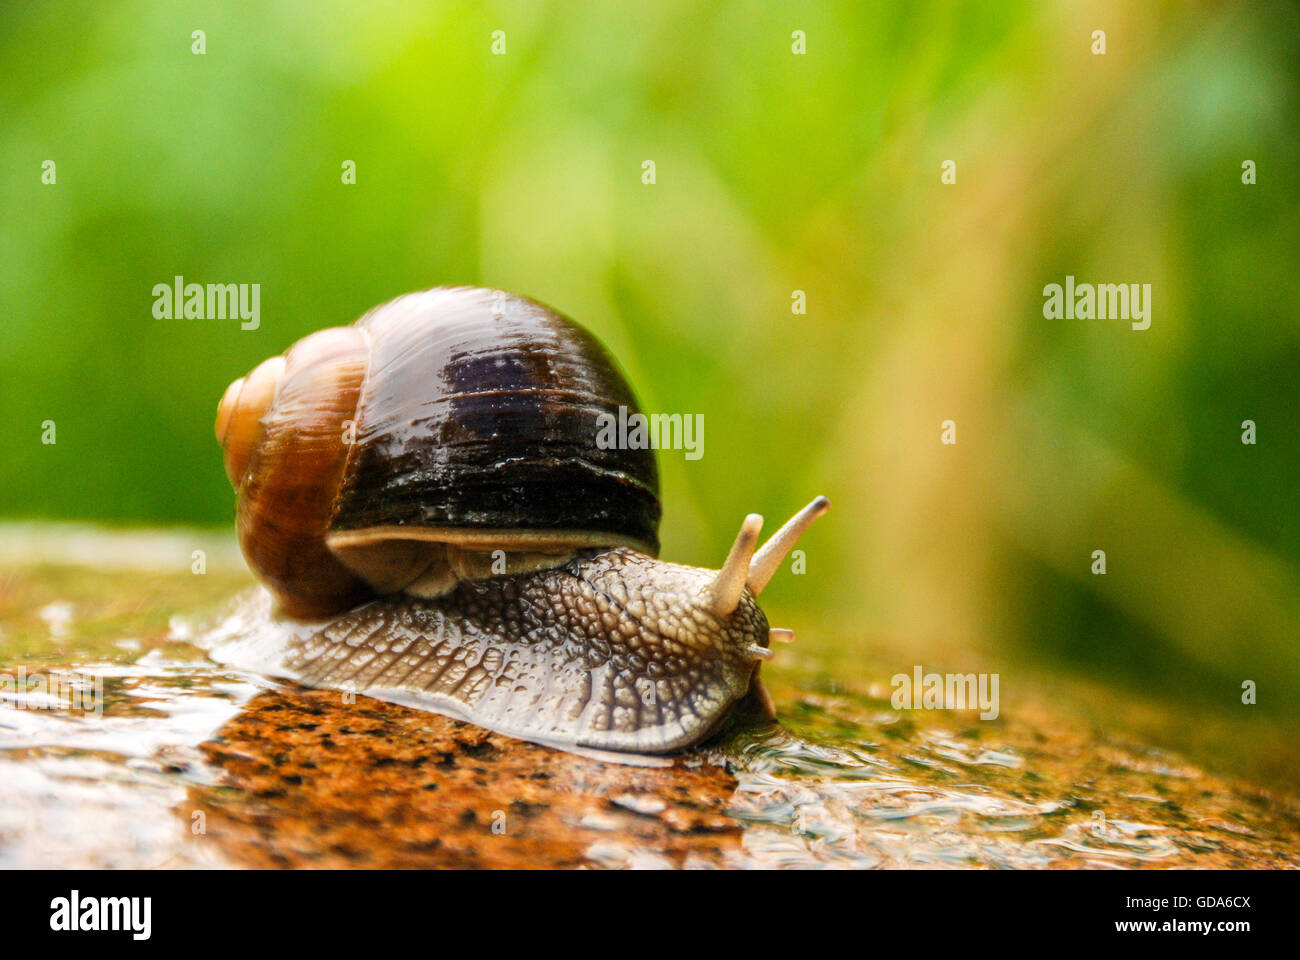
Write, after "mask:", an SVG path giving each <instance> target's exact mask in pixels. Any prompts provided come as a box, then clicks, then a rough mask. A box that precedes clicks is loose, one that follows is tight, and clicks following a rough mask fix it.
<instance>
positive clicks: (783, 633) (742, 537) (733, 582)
mask: <svg viewBox="0 0 1300 960" xmlns="http://www.w3.org/2000/svg"><path fill="white" fill-rule="evenodd" d="M830 508H831V502H830V500H828V499H826V498H825V497H817V498H816V499H814V500H813V501H812V503H810V504H808V506H806V507H804V508H803V509H802V510H800V511H799V512H798V513H796V514H795V515H794V516H793V517H791V518H790V519H789V520H788V521H786V524H785V526H783V527H782V528H781V529H780V530H778V531H777V532H776V533H774V534H772V538H771V539H770V540H768V541H767V543H765V544H763V548H762V549H761V550H759V551H758V552H757V553H755V551H754V548H755V546H756V545H757V544H758V534H759V532H760V531H761V530H762V528H763V518H762V517H761V516H759V515H758V514H757V513H751V514H750V515H749V516H747V517H745V520H744V522H743V523H741V525H740V533H739V534H737V535H736V542H735V543H733V544H732V545H731V552H730V553H728V554H727V560H726V562H725V563H724V564H723V565H722V569H721V570H719V571H718V575H717V577H716V578H714V580H713V582H712V583H710V584H709V586H708V587H707V588H706V590H705V605H706V606H707V607H708V609H709V611H710V612H711V613H712V614H713V615H714V616H715V617H717V618H718V619H719V620H725V619H726V618H727V617H729V616H731V614H732V613H733V612H735V609H736V607H737V606H738V605H739V604H740V598H741V596H742V595H743V594H744V592H745V587H749V592H750V593H752V594H753V595H754V596H758V595H759V594H760V593H762V592H763V588H764V587H766V586H767V584H768V582H769V581H770V580H771V579H772V577H773V575H775V573H776V571H777V568H778V567H780V566H781V562H782V561H783V560H785V558H786V556H787V555H788V554H789V553H790V551H791V550H792V549H794V545H795V544H796V543H798V542H799V538H800V537H802V536H803V535H804V533H805V532H807V530H808V528H809V527H811V526H812V525H813V522H814V521H815V520H816V519H817V518H818V517H820V516H821V515H822V514H824V513H825V512H826V511H827V510H829V509H830ZM769 640H776V641H780V642H782V643H789V642H791V641H792V640H794V631H793V630H786V629H782V628H779V627H778V628H774V629H773V630H772V631H771V634H770V635H769ZM750 649H751V652H752V653H753V654H754V655H755V656H756V657H758V658H759V659H762V660H770V659H771V658H772V653H771V651H770V650H768V649H767V648H766V647H751V648H750Z"/></svg>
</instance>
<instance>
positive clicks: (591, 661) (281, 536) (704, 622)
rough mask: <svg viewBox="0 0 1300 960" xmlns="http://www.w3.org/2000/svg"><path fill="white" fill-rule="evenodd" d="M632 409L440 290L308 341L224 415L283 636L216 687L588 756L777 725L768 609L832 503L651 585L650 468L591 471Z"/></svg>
mask: <svg viewBox="0 0 1300 960" xmlns="http://www.w3.org/2000/svg"><path fill="white" fill-rule="evenodd" d="M620 406H621V407H624V408H626V409H628V410H631V411H635V410H636V403H635V399H634V397H633V395H632V391H631V390H630V388H629V387H628V385H627V383H626V381H625V380H624V378H623V376H622V374H621V373H620V372H619V370H618V368H617V366H616V364H615V363H614V361H613V359H612V358H611V357H610V356H609V354H608V353H607V352H606V351H605V350H604V348H603V347H602V346H601V345H600V344H599V342H598V341H596V340H595V338H594V337H592V336H591V335H590V334H589V333H587V332H586V331H585V330H583V329H582V328H581V327H579V326H578V325H577V324H575V323H574V322H573V321H571V320H569V319H568V318H566V317H563V316H561V315H560V314H558V313H555V312H554V311H552V310H550V309H548V308H546V307H543V306H541V305H540V304H537V303H534V302H533V301H531V300H527V299H525V298H523V297H518V296H516V295H513V294H507V293H503V292H501V291H495V290H482V289H477V288H438V289H435V290H430V291H426V292H424V293H418V294H411V295H408V296H405V297H401V298H398V299H397V300H394V301H391V302H390V303H388V304H385V305H383V306H381V307H378V308H376V309H375V310H372V311H370V313H368V314H366V315H365V316H364V317H362V318H361V319H360V320H358V321H357V323H356V324H354V325H352V326H350V327H341V328H333V329H328V330H322V331H319V332H317V333H314V334H311V335H309V336H308V337H306V338H304V339H303V340H301V341H299V342H298V343H297V344H295V345H294V346H293V347H291V348H290V349H289V350H288V351H287V352H286V353H285V355H283V356H282V357H276V358H272V359H271V360H268V361H265V362H264V363H262V364H261V365H259V366H258V367H257V368H255V369H254V370H253V371H252V372H251V373H250V374H249V375H248V376H246V377H244V378H241V379H240V380H237V381H235V382H234V383H233V384H231V386H230V388H229V389H228V390H227V391H226V393H225V396H224V397H223V398H222V401H221V404H220V407H219V410H218V415H217V436H218V438H219V439H220V440H221V442H222V446H223V448H224V450H225V463H226V470H227V474H228V475H229V477H230V479H231V482H232V484H233V485H234V486H235V489H236V491H237V492H238V521H237V523H238V532H239V539H240V544H241V547H242V548H243V551H244V554H245V557H246V558H247V559H248V562H249V565H250V567H252V569H253V570H254V572H255V573H256V574H257V575H258V577H259V578H260V579H261V580H262V582H263V583H264V585H265V586H266V587H267V590H268V592H269V594H270V596H271V597H272V598H273V599H274V601H275V605H276V606H277V607H278V608H279V612H278V613H274V614H273V613H272V612H271V611H270V610H269V609H268V610H267V611H265V612H264V613H261V614H259V615H258V617H257V618H256V619H257V622H256V623H254V624H252V625H251V626H252V629H249V630H245V631H244V632H243V633H242V635H241V636H240V637H239V638H238V639H237V640H232V641H231V642H229V643H226V644H224V645H222V647H220V648H219V649H218V650H217V651H215V652H214V656H217V658H218V659H222V660H224V661H225V662H230V663H234V664H237V665H241V666H247V667H251V668H253V669H257V670H260V671H262V672H267V673H274V674H277V675H280V676H286V677H289V678H291V679H293V680H296V681H298V682H301V683H304V684H307V685H311V686H323V687H332V688H338V689H342V690H347V691H353V692H358V693H364V694H367V695H371V696H376V697H380V698H382V699H389V700H395V701H399V702H403V703H407V704H409V705H412V706H417V707H421V708H424V709H429V710H433V711H435V712H439V713H443V714H447V715H450V716H453V717H455V718H457V719H461V720H466V721H469V722H472V723H475V724H478V725H480V726H484V727H487V728H490V729H493V730H497V731H499V732H501V733H505V734H507V735H510V736H514V737H518V738H521V739H527V740H533V741H536V742H540V743H545V744H549V745H553V746H557V747H561V748H565V749H571V750H579V751H614V752H618V753H635V754H664V753H671V752H674V751H677V750H681V749H683V748H686V747H689V746H691V745H693V744H695V743H698V742H700V741H701V740H703V739H704V738H706V737H707V736H708V735H709V733H711V732H712V731H713V730H714V729H716V727H717V726H718V724H719V723H720V722H721V721H722V719H723V718H724V717H725V716H727V715H728V713H729V712H730V711H731V710H732V709H733V708H734V707H735V705H736V704H737V703H738V702H740V701H741V700H742V699H745V698H750V699H752V700H753V701H754V702H757V703H759V704H763V705H766V707H767V709H769V710H770V701H768V700H767V698H766V694H765V692H764V691H763V689H762V685H761V683H760V682H759V680H758V667H759V664H760V663H761V662H762V661H763V660H765V659H768V658H769V657H770V651H769V649H768V646H769V641H770V639H772V638H773V637H776V638H778V639H784V638H785V635H787V634H788V633H789V631H771V630H770V629H769V627H768V624H767V620H766V617H765V616H764V615H763V612H762V610H761V609H760V608H759V606H758V604H757V602H756V601H755V597H756V596H757V594H758V593H759V592H760V591H761V590H762V588H763V587H764V586H765V585H766V584H767V581H768V580H769V579H770V578H771V576H772V574H773V573H774V572H775V570H776V568H777V567H778V566H779V565H780V563H781V561H782V559H783V558H784V557H785V555H786V553H788V551H789V550H790V548H791V547H792V546H793V545H794V542H795V541H796V540H797V539H798V537H799V535H800V534H802V532H803V531H804V530H805V529H806V528H807V527H808V525H810V524H811V523H812V522H813V520H815V519H816V518H817V517H818V516H820V515H821V513H823V512H824V511H825V510H826V509H827V508H828V507H829V503H828V502H827V501H826V500H825V498H818V499H817V500H814V501H813V503H811V504H809V506H808V507H806V508H805V509H804V510H803V511H801V512H800V513H799V514H797V515H796V516H795V517H794V518H793V519H792V520H791V521H790V522H789V523H787V524H786V525H785V527H783V528H782V529H781V530H780V531H779V532H778V533H777V534H776V535H775V536H773V537H772V539H771V540H770V541H769V542H768V544H767V545H765V546H764V547H763V549H762V550H758V551H756V548H757V545H758V534H759V528H760V526H761V524H762V519H761V518H760V517H758V516H757V515H753V514H751V515H750V516H748V517H746V518H745V521H744V523H743V524H742V526H741V531H740V534H739V536H738V537H737V540H736V543H735V544H734V546H733V547H732V549H731V552H730V554H729V555H728V558H727V562H726V563H725V564H724V565H723V567H722V569H721V570H708V569H705V568H699V567H691V566H685V565H682V564H674V563H668V562H665V561H661V560H658V559H656V554H657V552H658V545H659V544H658V522H659V516H660V505H659V499H658V474H657V470H656V467H655V462H654V454H653V451H651V450H648V449H647V450H623V449H613V450H605V449H601V448H600V447H599V445H598V444H597V442H596V437H597V435H598V433H599V425H600V421H601V417H602V416H603V415H616V414H617V411H618V409H619V407H620Z"/></svg>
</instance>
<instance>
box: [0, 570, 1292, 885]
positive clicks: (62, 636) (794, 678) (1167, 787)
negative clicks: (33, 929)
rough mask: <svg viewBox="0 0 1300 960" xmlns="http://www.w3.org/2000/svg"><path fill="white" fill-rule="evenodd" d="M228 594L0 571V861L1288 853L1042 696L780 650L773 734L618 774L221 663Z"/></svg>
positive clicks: (1134, 864)
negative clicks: (976, 707) (947, 699)
mask: <svg viewBox="0 0 1300 960" xmlns="http://www.w3.org/2000/svg"><path fill="white" fill-rule="evenodd" d="M186 560H187V555H186ZM246 585H247V580H246V579H245V577H244V576H243V575H242V574H238V573H236V572H232V573H229V574H222V573H218V572H214V573H213V574H211V575H209V576H208V577H206V578H203V577H191V576H181V575H162V574H152V575H148V576H146V575H142V574H141V573H140V572H139V571H138V570H130V571H117V570H105V569H98V570H91V569H86V568H70V567H61V566H51V565H42V566H27V567H4V566H0V674H3V675H4V676H6V677H9V678H10V683H9V685H8V686H7V687H6V688H4V689H2V690H0V866H9V867H12V866H40V865H51V866H80V865H85V866H104V867H128V866H141V867H154V866H166V867H202V866H247V867H339V866H359V867H389V866H394V867H397V866H400V867H543V866H555V867H588V868H620V867H673V868H693V867H700V868H710V867H746V866H758V867H812V866H831V867H853V868H891V867H985V868H989V867H1033V868H1039V867H1049V868H1065V869H1071V868H1080V867H1128V868H1161V867H1174V866H1179V867H1233V868H1236V867H1256V868H1258V867H1277V866H1286V867H1297V866H1300V840H1298V839H1297V838H1298V837H1300V804H1298V803H1297V798H1296V796H1295V794H1294V793H1293V792H1290V791H1289V790H1287V789H1286V788H1279V787H1277V786H1274V787H1272V788H1271V789H1270V788H1265V787H1264V786H1260V785H1257V784H1254V783H1251V782H1249V781H1246V780H1243V779H1240V778H1234V777H1230V776H1226V775H1223V774H1217V773H1213V772H1210V771H1208V770H1206V769H1205V768H1203V767H1202V766H1199V765H1197V764H1196V763H1193V762H1192V761H1190V760H1188V759H1187V758H1185V757H1183V756H1180V755H1179V754H1177V753H1175V752H1171V751H1167V750H1162V749H1159V748H1157V747H1156V746H1154V745H1152V744H1151V743H1149V742H1144V741H1143V740H1142V739H1141V738H1140V737H1137V736H1135V735H1133V734H1131V733H1127V734H1126V733H1124V732H1123V731H1122V730H1121V731H1119V732H1117V731H1116V729H1115V726H1114V725H1112V726H1109V727H1107V728H1106V730H1105V731H1102V730H1100V729H1098V728H1096V727H1095V726H1094V725H1091V724H1088V723H1083V722H1080V721H1079V718H1078V716H1077V715H1074V714H1071V713H1070V712H1068V711H1067V710H1066V709H1065V708H1064V707H1063V706H1061V705H1057V704H1054V703H1053V702H1052V701H1051V700H1050V699H1047V698H1045V699H1039V700H1037V701H1034V700H1029V699H1026V700H1023V701H1016V702H1013V703H1007V702H1004V709H1003V711H1002V715H1001V716H1000V717H999V718H998V719H997V720H995V721H990V722H981V721H979V720H977V719H976V718H975V716H974V715H973V714H967V713H959V712H950V711H921V712H902V713H900V712H898V711H895V710H893V709H891V708H890V705H889V702H888V698H887V697H888V694H887V690H888V688H887V687H885V688H884V692H882V691H881V688H880V684H881V682H883V680H884V679H887V676H888V675H887V673H883V674H882V670H883V668H882V667H881V666H880V665H878V664H872V663H868V662H865V661H864V662H863V663H862V665H861V667H860V668H859V669H860V671H861V675H862V676H863V677H865V678H867V680H866V681H865V682H864V685H863V686H861V687H856V688H847V689H846V687H845V686H844V684H843V683H839V682H837V683H828V682H826V681H825V680H824V679H822V678H821V675H820V674H819V673H818V672H814V671H813V670H811V669H809V668H808V665H807V662H805V661H801V659H800V657H801V653H800V651H799V647H798V645H796V646H795V647H793V648H786V649H785V650H783V651H782V658H781V662H780V663H778V664H777V665H775V666H776V669H771V668H769V669H766V670H765V675H766V677H767V682H768V685H769V688H770V690H771V693H772V695H773V697H774V699H775V701H776V703H777V706H778V711H779V713H780V715H781V718H782V723H783V726H782V727H780V728H767V729H758V730H754V729H750V730H736V729H732V730H728V731H725V732H724V733H723V735H722V736H721V737H720V739H719V740H717V741H715V742H714V743H712V744H710V745H708V747H707V748H705V749H702V750H700V751H699V752H697V753H695V754H693V755H690V756H687V757H683V758H680V759H678V760H677V762H676V763H675V765H674V766H672V767H670V768H657V767H637V766H626V765H619V764H611V763H604V762H600V761H596V760H590V759H586V758H583V757H577V756H573V755H570V754H567V753H562V752H559V751H555V750H551V749H548V748H544V747H539V746H535V745H532V744H527V743H522V742H519V741H514V740H509V739H507V738H505V737H502V736H500V735H497V734H494V733H489V732H487V731H484V730H480V729H477V728H474V727H471V726H468V725H466V724H462V723H458V722H456V721H452V720H449V719H446V718H443V717H440V716H437V715H434V714H430V713H427V712H424V711H418V710H413V709H409V708H406V707H402V706H398V705H394V704H389V703H385V702H381V701H377V700H372V699H370V698H367V697H364V696H357V697H355V698H354V699H353V700H352V701H351V702H349V701H348V699H347V698H345V696H344V695H343V694H341V693H338V692H335V691H315V690H306V689H302V688H299V687H295V686H292V685H287V684H280V683H275V682H272V681H268V680H265V679H263V678H261V677H257V676H253V675H249V674H244V673H240V672H237V671H230V670H228V669H226V668H223V667H220V666H218V665H216V664H214V663H212V662H211V661H210V660H208V659H207V657H206V655H205V653H204V651H203V649H202V648H201V646H200V645H199V643H198V642H197V641H198V640H199V639H200V638H199V637H198V635H197V631H199V630H200V629H201V627H202V625H203V624H205V623H210V622H211V620H212V616H213V614H214V613H219V612H220V611H222V610H224V609H227V608H228V606H229V604H230V602H231V601H230V598H231V597H232V596H234V595H235V594H236V593H238V591H239V590H240V589H242V588H246ZM787 651H788V652H787ZM20 668H21V669H22V670H23V671H25V672H26V673H27V674H28V676H27V680H26V685H25V686H24V687H23V688H22V689H18V686H17V685H16V684H15V683H14V682H13V681H14V680H16V678H17V675H18V671H19V670H20ZM55 677H58V678H66V679H68V680H69V681H77V682H81V683H83V684H88V685H89V688H90V689H91V690H93V689H94V688H95V684H96V683H98V684H99V685H100V688H101V690H102V693H101V695H100V698H99V701H98V703H99V708H98V709H95V710H86V709H83V708H82V707H83V706H84V704H82V705H74V704H73V702H72V700H73V697H72V696H71V694H70V693H69V691H70V689H72V687H73V686H75V684H71V685H63V684H59V685H57V686H54V687H52V686H51V684H50V682H49V681H50V678H55ZM34 678H38V682H36V681H34ZM39 678H43V679H39ZM42 683H43V684H44V686H43V687H42V686H41V685H40V684H42ZM1044 704H1046V705H1044Z"/></svg>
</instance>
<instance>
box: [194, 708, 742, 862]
mask: <svg viewBox="0 0 1300 960" xmlns="http://www.w3.org/2000/svg"><path fill="white" fill-rule="evenodd" d="M342 700H343V696H342V695H341V694H339V693H337V692H333V691H324V690H279V691H272V692H266V693H262V694H259V695H258V696H257V697H255V698H254V699H253V700H252V701H251V702H250V703H249V704H248V705H247V707H246V709H244V710H243V711H242V712H241V713H240V714H239V715H238V716H237V717H235V718H234V719H233V720H231V721H230V722H229V723H227V724H226V725H225V726H224V727H222V729H221V730H220V731H219V732H218V735H217V736H216V737H215V738H214V739H212V740H210V741H208V742H207V743H205V744H204V745H203V747H202V749H203V752H204V754H205V756H206V758H207V759H208V761H209V762H210V763H212V764H213V765H214V766H216V767H218V768H219V769H220V770H221V771H222V773H223V782H222V784H220V785H218V786H215V787H193V788H191V800H192V801H193V805H194V808H195V809H196V810H200V811H203V813H204V815H205V819H206V830H207V834H208V837H209V839H214V840H216V841H217V842H218V843H219V844H220V846H221V848H222V851H223V853H224V854H225V855H226V856H227V857H229V858H230V859H231V860H232V861H234V862H236V863H241V864H245V865H248V866H256V867H341V866H355V867H423V868H427V867H453V868H456V867H460V868H470V867H477V868H482V867H488V868H491V867H516V868H518V867H524V868H526V867H579V866H629V865H630V866H674V867H681V866H722V865H725V864H726V863H727V862H728V860H729V859H731V858H734V857H736V856H738V855H739V849H740V827H739V824H738V823H737V822H736V821H735V820H733V819H732V818H731V817H729V816H727V815H726V813H725V812H724V808H725V807H726V804H727V803H728V801H729V800H730V798H731V795H732V791H733V789H734V787H735V780H734V778H733V777H732V776H731V775H730V774H728V773H727V772H726V771H724V770H723V769H722V768H720V767H717V766H714V765H712V764H709V763H706V762H704V761H702V760H699V759H681V760H679V761H678V762H677V764H676V765H675V766H674V767H672V768H650V767H631V766H624V765H619V764H610V763H603V762H600V761H597V760H589V759H585V758H583V757H578V756H574V755H572V754H569V753H564V752H561V751H558V750H552V749H549V748H546V747H540V746H536V745H534V744H531V743H525V742H522V741H518V740H511V739H509V738H507V737H504V736H501V735H499V734H496V733H491V732H489V731H487V730H483V729H480V728H477V727H473V726H470V725H467V724H464V723H460V722H457V721H455V720H450V719H447V718H444V717H441V716H437V715H435V714H430V713H425V712H423V711H415V710H410V709H407V708H404V707H401V706H396V705H393V704H389V703H385V702H382V701H378V700H372V699H369V698H366V697H356V698H355V702H354V703H344V702H342ZM231 787H234V788H236V789H234V790H231V789H229V788H231ZM187 819H189V818H187Z"/></svg>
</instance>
